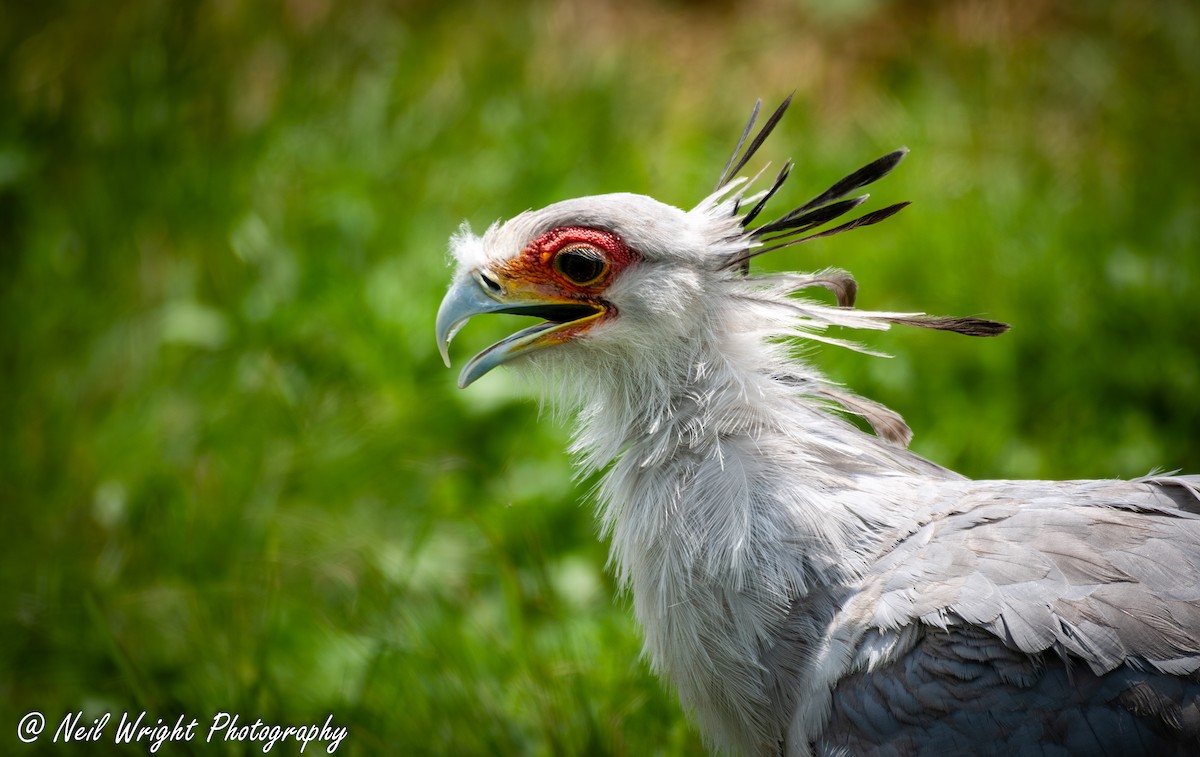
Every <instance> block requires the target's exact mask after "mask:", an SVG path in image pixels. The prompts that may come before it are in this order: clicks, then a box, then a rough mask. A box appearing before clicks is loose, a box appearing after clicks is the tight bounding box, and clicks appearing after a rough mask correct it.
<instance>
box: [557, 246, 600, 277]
mask: <svg viewBox="0 0 1200 757" xmlns="http://www.w3.org/2000/svg"><path fill="white" fill-rule="evenodd" d="M554 267H555V269H557V270H558V272H559V273H561V274H562V275H563V276H565V277H567V278H568V279H570V280H571V281H572V282H573V283H575V284H591V283H592V282H594V281H595V280H596V279H598V278H600V277H601V276H602V275H603V274H604V271H605V270H606V269H607V268H608V264H607V263H606V262H605V261H604V258H602V257H600V255H599V254H597V253H596V252H593V251H591V250H583V249H567V250H563V251H562V252H560V253H558V255H557V256H555V258H554Z"/></svg>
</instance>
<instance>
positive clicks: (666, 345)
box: [437, 98, 1200, 755]
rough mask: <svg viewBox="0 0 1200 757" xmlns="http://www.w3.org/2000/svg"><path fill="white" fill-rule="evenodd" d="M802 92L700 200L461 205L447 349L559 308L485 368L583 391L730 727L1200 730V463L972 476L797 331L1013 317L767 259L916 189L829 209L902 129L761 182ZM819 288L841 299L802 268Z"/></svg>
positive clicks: (1161, 738) (643, 584)
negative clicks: (1177, 468)
mask: <svg viewBox="0 0 1200 757" xmlns="http://www.w3.org/2000/svg"><path fill="white" fill-rule="evenodd" d="M789 100H790V98H789ZM789 100H785V101H784V102H783V104H782V105H781V106H780V107H779V108H778V110H776V111H775V112H774V114H773V115H771V116H770V118H769V119H768V120H767V121H766V122H765V123H764V126H763V127H762V129H761V130H760V131H759V132H758V133H757V134H756V135H755V137H754V138H753V139H751V140H750V141H749V143H748V144H747V138H748V137H749V135H750V134H751V133H752V132H753V127H754V124H755V120H756V118H755V117H756V116H757V114H758V110H759V108H758V106H757V105H756V106H755V109H754V113H753V114H752V116H751V118H750V123H749V124H748V125H747V126H746V130H745V131H744V132H743V134H742V137H741V140H739V142H738V145H737V148H735V150H734V155H733V157H732V158H731V159H730V161H729V163H728V164H727V165H726V167H725V170H724V171H723V172H722V174H721V178H720V180H719V181H718V183H717V189H716V191H715V192H714V193H713V194H711V195H709V196H708V197H707V198H706V199H704V200H703V201H702V202H701V203H700V204H699V205H697V206H696V207H695V208H693V209H692V210H690V211H686V212H685V211H683V210H679V209H677V208H674V207H671V206H669V205H665V204H663V203H661V202H658V201H656V200H653V199H651V198H649V197H644V196H640V195H633V194H608V195H600V196H594V197H582V198H579V199H573V200H566V201H563V202H558V203H555V204H553V205H550V206H549V207H546V208H543V209H541V210H534V211H527V212H525V213H521V214H520V215H518V216H516V217H514V218H512V219H510V220H508V221H506V222H503V223H499V222H498V223H496V224H493V225H492V226H491V227H490V228H489V229H488V230H487V231H486V232H485V233H484V234H483V235H482V236H475V235H473V234H472V233H471V231H470V230H469V228H468V227H467V226H466V225H464V226H463V227H462V229H461V230H460V231H459V232H458V233H457V234H456V235H454V237H453V238H452V240H451V248H452V253H453V257H454V259H455V262H456V265H457V269H456V272H455V274H454V280H453V284H452V285H451V287H450V290H449V292H448V293H447V295H446V297H445V299H444V300H443V302H442V304H441V308H440V309H439V311H438V315H437V338H438V343H439V347H440V349H441V351H442V355H443V357H444V358H446V362H447V365H449V359H448V357H447V343H448V342H449V340H450V339H451V338H452V337H453V335H454V334H455V333H456V332H457V330H458V329H459V328H460V327H461V326H462V325H463V323H465V322H466V320H467V319H468V318H470V317H471V316H474V315H478V314H483V313H520V314H524V315H530V316H535V317H537V318H539V319H542V320H541V322H539V323H538V324H537V325H534V326H531V327H529V328H526V329H524V330H521V331H518V332H517V333H515V334H513V335H511V336H509V337H508V338H506V339H503V340H501V341H500V342H497V343H496V344H494V345H492V346H491V347H488V348H487V349H486V350H484V351H483V352H481V353H480V354H478V355H476V356H475V357H474V358H472V359H471V360H470V362H468V363H467V365H466V367H465V368H464V369H463V371H462V374H461V377H460V379H459V384H460V386H463V387H465V386H466V385H468V384H470V383H471V382H473V381H475V380H476V379H478V378H479V377H480V376H482V375H484V374H485V373H487V372H488V371H490V370H491V369H492V368H495V367H496V366H499V365H501V364H504V363H509V362H510V361H511V362H512V363H513V364H514V365H519V366H524V367H526V368H530V369H534V370H535V371H537V372H539V373H544V374H546V375H547V376H548V377H549V378H550V381H549V382H547V383H548V386H549V387H550V389H551V392H552V393H553V394H555V395H557V397H556V399H557V400H559V401H561V402H563V403H565V404H566V406H567V407H570V408H573V409H577V410H578V428H577V431H576V435H575V442H574V445H573V451H574V452H575V453H576V454H577V456H578V458H579V460H580V464H581V466H582V468H583V470H585V471H592V470H599V469H603V468H606V467H607V472H606V473H605V475H604V477H603V480H602V483H601V484H600V487H599V492H598V494H599V497H598V498H599V502H600V504H599V517H600V521H601V523H602V530H603V532H604V534H605V535H606V536H607V537H609V538H611V540H612V551H611V564H612V565H613V566H615V570H616V573H617V575H618V576H619V579H620V581H621V582H622V584H623V585H624V586H626V587H628V588H629V589H631V590H632V595H633V606H634V610H635V613H636V615H637V618H638V620H639V621H640V623H641V625H642V627H643V629H644V632H645V653H646V655H647V656H648V658H649V660H650V662H651V664H652V666H653V668H654V670H655V671H656V673H657V674H659V675H660V676H661V677H663V678H664V679H666V680H667V681H668V682H669V683H670V685H671V686H672V687H673V688H674V689H676V690H677V691H678V695H679V698H680V700H681V701H682V703H683V705H684V707H685V708H686V709H687V710H688V712H689V713H690V715H691V716H692V718H693V719H694V721H695V723H696V724H697V726H698V727H699V729H700V730H701V732H702V734H703V736H704V737H705V739H706V742H707V743H708V744H709V745H710V746H711V747H712V748H713V749H714V750H716V751H719V752H732V753H741V754H747V755H777V754H788V755H805V754H822V755H826V754H869V753H879V754H903V755H908V754H938V755H944V754H964V753H969V754H1003V755H1010V754H1076V755H1093V754H1164V753H1165V754H1179V753H1191V754H1198V753H1200V672H1198V671H1200V638H1198V637H1200V476H1177V477H1175V476H1152V477H1148V478H1143V479H1141V480H1137V481H973V480H968V479H966V478H964V477H963V476H960V475H958V474H956V473H954V472H952V471H950V470H947V469H945V468H942V467H941V466H938V465H936V464H935V463H932V462H929V461H928V460H925V459H923V458H921V457H919V456H917V455H916V454H914V453H912V452H909V451H908V450H907V449H906V445H907V443H908V440H909V438H910V436H911V434H910V432H909V430H908V428H907V427H906V426H905V424H904V422H903V421H902V420H901V418H900V417H899V416H898V415H896V414H895V413H893V412H892V411H890V410H888V409H887V408H884V407H882V406H881V405H879V404H876V403H874V402H872V401H870V400H867V399H864V398H862V397H859V396H857V395H855V394H853V393H851V392H850V391H848V390H846V389H845V388H843V387H842V386H839V385H837V384H834V383H832V382H831V381H830V380H829V379H827V378H825V377H824V376H822V375H821V374H820V373H819V372H818V371H817V370H816V369H814V368H813V367H812V366H811V365H809V364H808V363H806V362H804V361H802V360H800V359H798V358H797V357H795V356H794V355H793V354H792V352H791V350H789V344H788V343H789V341H794V339H796V338H799V339H808V340H817V341H819V342H832V343H835V344H842V345H847V343H845V342H842V341H840V340H838V339H835V338H833V337H830V336H828V335H827V334H826V333H825V332H826V329H828V328H829V327H831V326H842V327H850V328H868V329H886V328H888V326H889V325H890V324H904V325H910V326H923V327H927V328H934V329H941V330H947V331H957V332H959V333H963V334H970V335H974V336H990V335H994V334H998V333H1000V332H1002V331H1004V330H1005V329H1006V328H1007V327H1006V326H1005V325H1004V324H1000V323H996V322H993V321H987V320H982V319H976V318H942V317H932V316H928V315H925V314H922V313H893V312H888V313H884V312H869V311H862V310H856V309H854V307H853V305H854V297H855V290H856V285H855V282H854V280H853V279H852V278H851V277H850V276H849V275H848V274H847V273H845V272H843V271H839V270H825V271H822V272H820V273H815V274H799V273H789V274H770V275H753V276H752V275H749V262H750V259H751V258H753V257H755V256H756V255H760V254H762V253H764V252H769V251H772V250H777V249H779V248H781V247H787V246H789V245H794V244H797V243H800V242H804V241H806V240H810V239H815V238H817V237H823V236H828V235H831V234H835V233H837V232H840V231H845V230H848V229H852V228H855V227H858V226H865V225H867V224H872V223H875V222H877V221H880V220H883V219H884V218H886V217H888V216H890V215H892V214H893V213H895V212H896V211H898V210H899V209H900V208H902V207H903V206H904V204H905V203H901V204H897V205H892V206H890V207H887V208H883V209H881V210H877V211H875V212H872V213H867V214H865V215H863V216H860V217H858V218H856V219H855V220H852V221H849V222H846V223H842V224H841V225H839V226H836V227H834V228H830V229H828V230H825V231H819V230H818V227H820V226H822V225H823V224H825V223H827V222H830V221H832V220H833V219H835V218H837V217H839V216H842V215H843V214H845V213H847V212H848V211H850V210H851V209H853V208H854V207H856V206H858V205H859V204H860V203H861V202H863V201H864V200H865V199H866V196H865V195H863V196H861V197H854V198H853V199H844V198H846V197H848V196H850V195H851V194H853V193H854V192H855V191H856V190H858V189H860V188H861V187H863V186H865V185H867V184H870V183H871V182H873V181H875V180H876V179H879V178H880V177H882V176H884V175H885V174H887V173H888V172H889V171H890V170H891V169H892V168H894V167H895V166H896V164H897V163H898V162H899V161H900V159H901V158H902V157H903V156H904V153H905V151H904V150H898V151H896V152H893V153H891V154H889V155H886V156H884V157H882V158H880V159H878V160H876V161H874V162H873V163H871V164H869V165H867V166H865V167H863V168H861V169H859V170H858V171H855V172H854V173H852V174H850V175H849V176H847V177H846V178H844V179H842V180H841V181H839V182H837V183H836V184H834V185H833V186H832V187H830V188H829V189H828V190H826V191H825V192H822V193H821V194H819V195H818V196H817V197H815V198H814V199H812V200H811V201H809V202H806V203H805V204H803V205H801V206H800V207H798V208H795V209H794V210H791V211H790V212H788V213H785V214H783V215H782V216H779V217H778V218H775V219H774V220H771V221H766V222H762V221H761V220H760V219H761V217H762V216H763V211H764V207H765V206H766V204H767V202H768V201H769V200H771V198H772V197H773V196H775V195H776V193H777V192H778V190H779V189H780V187H781V186H782V185H783V184H784V181H785V180H786V179H787V177H788V173H789V170H790V168H791V163H790V161H789V162H788V163H786V164H785V165H784V167H783V170H782V171H780V172H779V174H778V175H777V176H776V177H775V179H774V181H773V182H772V183H771V184H770V186H769V188H767V189H766V190H765V191H761V192H759V193H757V194H749V193H748V192H749V190H748V189H747V187H748V186H749V185H750V184H752V183H753V182H752V181H751V182H749V183H748V182H746V181H745V180H744V179H742V178H734V177H737V176H738V175H739V173H740V172H741V171H742V169H743V168H744V167H745V166H746V163H747V161H748V160H749V159H750V158H751V157H752V156H753V155H754V154H755V153H756V151H757V150H758V149H759V147H760V146H761V145H762V143H763V141H764V140H765V139H766V137H767V136H768V135H769V134H770V133H771V131H772V129H773V128H774V126H775V125H776V123H777V122H778V121H779V118H780V117H781V116H782V115H783V112H784V110H785V109H786V108H787V105H788V102H789ZM743 148H744V149H743ZM756 222H757V223H756ZM809 287H823V288H825V289H829V290H832V292H833V293H834V295H835V297H836V300H837V305H836V306H832V305H825V304H820V303H818V302H814V301H809V300H805V299H799V298H796V297H793V296H791V295H793V294H794V293H796V292H798V291H799V290H803V289H806V288H809ZM848 346H851V347H855V345H852V344H851V345H848ZM846 413H849V414H853V415H856V416H860V417H862V418H864V419H865V421H866V422H867V423H868V424H869V425H870V426H871V427H872V428H873V430H874V431H875V434H869V433H867V432H865V431H863V430H860V429H859V428H858V427H857V426H856V425H855V424H854V423H851V422H850V421H849V420H847V419H846V418H845V417H844V414H846Z"/></svg>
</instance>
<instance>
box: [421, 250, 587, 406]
mask: <svg viewBox="0 0 1200 757" xmlns="http://www.w3.org/2000/svg"><path fill="white" fill-rule="evenodd" d="M606 310H607V309H606V308H605V307H604V306H603V305H601V304H599V303H590V302H580V301H579V300H573V299H568V298H564V297H556V296H552V295H548V294H546V293H545V292H539V291H536V290H535V289H532V288H529V287H528V286H520V285H519V284H517V283H516V282H505V283H501V282H500V281H497V279H496V278H495V277H494V276H492V275H490V274H485V273H484V272H482V271H478V270H476V271H471V272H470V273H468V274H466V275H462V276H459V277H458V278H457V279H455V281H454V283H453V284H451V285H450V291H448V292H446V296H445V298H444V299H442V304H441V306H440V307H439V308H438V313H437V324H436V326H437V343H438V351H439V352H441V354H442V360H443V361H444V362H445V363H446V367H447V368H448V367H450V353H449V350H448V347H449V345H450V340H451V339H453V338H454V335H455V334H457V333H458V330H459V329H461V328H462V327H463V325H464V324H465V323H466V322H467V321H468V320H470V318H471V316H475V315H482V314H484V313H515V314H518V315H531V316H535V317H539V318H544V319H546V320H544V321H543V322H542V323H539V324H536V325H534V326H530V327H529V328H526V329H522V330H520V331H518V332H516V333H515V334H512V335H510V336H508V337H505V338H504V339H501V340H500V341H499V342H496V343H495V344H493V345H492V346H490V347H488V348H487V349H485V350H483V351H482V352H480V353H479V354H478V355H476V356H475V357H473V358H471V360H470V361H468V362H467V364H466V366H464V367H463V370H462V373H461V374H459V376H458V386H459V388H460V389H461V388H465V387H466V386H467V385H469V384H471V383H472V382H473V381H475V380H476V379H478V378H479V377H480V376H482V375H484V374H485V373H487V372H488V371H490V370H492V369H493V368H495V367H496V366H498V365H503V364H504V363H507V362H509V361H510V360H513V359H514V358H517V357H520V356H521V355H525V354H528V353H530V352H534V351H535V350H540V349H543V348H545V347H551V346H554V345H556V344H562V343H563V342H565V341H567V340H568V339H570V338H571V337H572V336H573V335H574V334H575V333H578V332H579V331H580V330H581V329H582V328H586V327H587V326H588V325H590V324H591V323H593V322H595V321H597V320H599V319H600V318H602V317H603V316H604V314H605V312H606Z"/></svg>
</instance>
